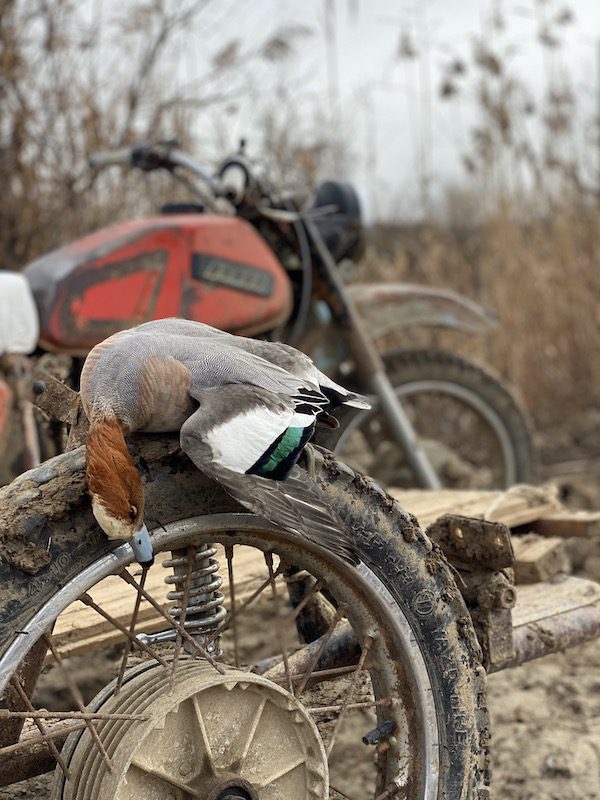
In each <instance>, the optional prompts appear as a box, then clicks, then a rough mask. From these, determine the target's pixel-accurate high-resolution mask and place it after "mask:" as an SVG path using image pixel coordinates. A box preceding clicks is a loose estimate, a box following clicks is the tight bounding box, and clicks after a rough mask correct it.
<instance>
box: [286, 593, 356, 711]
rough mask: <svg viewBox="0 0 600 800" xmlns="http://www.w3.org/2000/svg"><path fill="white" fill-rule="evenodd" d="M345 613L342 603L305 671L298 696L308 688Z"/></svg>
mask: <svg viewBox="0 0 600 800" xmlns="http://www.w3.org/2000/svg"><path fill="white" fill-rule="evenodd" d="M343 615H344V607H343V606H342V605H341V604H340V605H339V606H338V607H337V610H336V612H335V616H334V618H333V619H332V620H331V622H330V624H329V628H328V629H327V631H326V632H325V633H324V634H323V637H322V640H321V644H320V646H319V648H318V650H317V652H316V653H315V654H314V656H313V660H312V661H311V663H310V665H309V667H308V669H307V670H306V672H305V673H304V675H303V677H302V680H301V681H300V686H298V690H297V692H296V695H297V697H300V695H301V694H302V693H303V692H304V690H305V689H306V685H307V683H308V682H309V680H310V679H311V677H312V674H313V672H314V670H315V667H316V666H317V664H318V663H319V659H320V658H321V656H322V655H323V652H324V650H325V648H326V647H327V643H328V642H329V640H330V639H331V637H332V636H333V632H334V630H335V628H336V626H337V624H338V622H339V621H340V620H341V618H342V617H343Z"/></svg>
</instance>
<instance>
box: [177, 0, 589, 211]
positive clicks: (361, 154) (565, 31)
mask: <svg viewBox="0 0 600 800" xmlns="http://www.w3.org/2000/svg"><path fill="white" fill-rule="evenodd" d="M331 6H332V7H333V8H334V14H335V25H334V26H333V29H334V30H335V33H336V37H337V41H336V43H335V47H333V46H332V45H330V46H329V48H328V47H327V45H326V32H327V30H328V24H327V13H326V9H327V7H328V3H327V0H303V2H302V3H300V2H297V1H296V0H246V1H245V2H241V3H240V2H235V3H231V4H230V6H229V11H228V14H227V19H228V20H229V23H228V30H230V31H231V36H232V37H233V36H237V35H239V34H240V33H242V35H243V37H244V38H245V41H246V42H251V41H253V40H256V39H258V38H260V37H264V36H265V35H266V34H267V33H268V32H269V31H275V30H277V29H278V28H281V27H285V26H287V25H289V24H290V23H302V24H304V25H307V26H309V27H310V28H311V29H312V31H313V34H312V35H311V36H309V37H307V38H305V39H303V40H302V42H301V44H300V46H299V50H298V54H297V56H296V57H295V58H294V59H291V60H288V61H287V62H285V63H284V64H281V65H278V66H275V67H271V68H270V69H271V70H272V72H271V73H270V77H266V73H265V78H264V81H265V87H264V89H265V93H266V94H268V92H269V91H270V89H272V88H273V86H274V85H275V84H276V83H277V82H278V81H279V82H280V83H281V82H283V83H286V82H287V83H288V84H289V85H292V86H298V87H299V89H298V92H299V95H303V96H304V97H305V98H306V97H308V96H311V95H312V96H313V97H315V98H318V99H319V100H320V101H321V103H322V104H323V105H324V106H326V107H329V106H330V105H331V104H330V102H329V100H330V99H331V98H333V99H334V100H336V101H337V100H339V123H338V124H339V129H340V130H341V131H342V132H343V135H344V136H345V137H346V138H347V139H348V140H349V143H350V147H351V150H352V153H353V158H352V160H351V172H352V174H351V175H350V176H348V177H351V178H352V179H353V180H355V181H356V183H357V184H358V186H359V188H360V191H361V195H362V197H363V200H364V203H365V205H366V207H367V209H368V212H369V215H370V216H373V215H382V214H383V215H385V214H387V213H390V212H392V211H393V212H395V213H398V212H399V213H402V214H409V213H414V212H415V209H417V208H418V206H419V202H420V201H419V191H418V174H419V170H418V168H417V166H416V165H417V164H418V163H419V158H421V159H424V161H425V167H426V169H427V170H428V171H429V172H430V174H431V179H432V193H433V194H434V196H436V197H440V196H441V195H442V193H443V188H444V187H445V186H446V185H448V184H449V183H453V182H458V181H462V180H463V179H464V175H465V173H464V169H463V167H462V162H461V155H462V153H463V152H465V151H466V150H467V149H468V140H469V131H470V129H471V127H472V125H473V124H474V122H475V120H476V118H477V117H476V110H475V103H474V101H473V99H472V94H473V86H474V84H473V82H471V84H469V81H468V80H467V79H465V86H469V85H470V89H469V90H468V91H466V92H465V94H464V95H463V96H461V98H460V99H459V100H454V101H453V102H451V103H448V102H443V101H441V100H440V98H439V96H438V89H439V86H440V82H441V76H442V68H443V66H444V65H445V64H447V63H448V61H449V60H450V59H451V58H452V57H453V56H460V57H462V58H468V55H469V53H470V52H471V45H472V41H473V39H474V38H475V37H481V36H482V35H484V36H485V37H486V39H487V40H488V41H489V36H490V34H489V27H488V20H489V17H490V12H491V10H492V9H493V8H497V9H500V10H501V11H502V13H503V15H504V17H505V20H506V22H507V29H506V31H505V33H504V34H502V35H501V36H500V38H499V39H498V41H493V42H492V44H493V45H494V46H496V45H498V46H502V44H503V43H504V44H506V43H510V44H511V46H512V47H513V52H512V54H511V59H510V65H509V66H510V69H511V70H512V71H513V74H515V75H516V76H518V77H520V78H522V79H524V80H525V81H526V83H527V85H528V86H529V88H530V90H531V92H532V95H533V98H534V100H535V99H539V97H540V96H541V94H542V92H543V87H544V85H545V82H546V81H547V79H548V78H549V77H553V76H557V75H560V74H561V73H562V72H565V73H568V74H569V75H570V77H571V79H572V81H573V85H574V87H575V90H576V93H577V97H578V102H579V104H580V107H581V111H582V116H581V120H582V124H583V120H584V119H587V120H588V121H589V120H590V119H591V117H592V115H593V114H594V113H595V110H596V109H597V107H598V105H597V104H598V97H599V95H600V89H599V87H598V81H599V77H598V76H599V71H600V66H599V59H598V47H599V45H598V41H599V39H600V0H571V2H569V0H545V2H540V0H514V1H512V0H496V2H495V3H494V2H493V0H393V1H390V0H333V3H332V4H331ZM331 6H330V7H331ZM220 7H221V8H224V7H225V6H224V5H221V6H220ZM565 7H569V8H570V9H571V11H572V12H573V15H574V20H573V22H572V23H571V24H568V25H564V26H561V27H560V31H561V39H562V40H563V44H562V46H561V47H560V48H557V49H555V50H552V51H550V50H548V49H547V48H543V47H541V46H540V44H539V42H538V41H537V40H536V32H537V31H538V30H539V27H540V20H541V18H542V16H545V17H546V18H547V19H548V20H550V19H551V18H552V17H553V16H555V15H556V14H558V13H560V12H561V10H563V9H564V8H565ZM331 29H332V26H331V17H329V30H331ZM402 34H407V35H409V36H410V37H413V38H414V39H415V40H416V43H417V48H418V51H419V52H418V56H417V58H415V59H413V60H410V61H407V60H404V61H403V60H401V59H399V58H398V49H399V41H400V37H401V35H402ZM198 41H200V37H199V39H198ZM328 58H329V60H328ZM195 59H196V61H195V62H190V61H189V60H186V63H187V67H186V69H188V70H189V69H193V66H192V63H198V62H199V60H200V56H199V55H198V53H196V55H195ZM271 80H272V81H273V82H274V83H273V85H271V86H269V81H271ZM332 89H333V95H331V91H332ZM255 111H256V109H255V101H254V100H252V101H248V102H247V103H245V104H244V103H243V102H242V103H241V104H240V105H239V107H238V109H237V111H236V113H235V114H233V115H232V117H231V119H230V125H229V128H228V133H229V134H230V135H231V138H232V142H235V141H236V139H237V138H238V137H239V136H240V135H247V134H248V133H250V141H251V142H252V136H251V132H252V120H253V115H254V114H255ZM332 113H333V115H334V122H336V120H335V103H334V111H333V112H332ZM588 133H589V131H588ZM534 135H535V134H534ZM594 169H595V165H594ZM590 177H591V172H590Z"/></svg>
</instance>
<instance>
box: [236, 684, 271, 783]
mask: <svg viewBox="0 0 600 800" xmlns="http://www.w3.org/2000/svg"><path fill="white" fill-rule="evenodd" d="M266 704H267V698H266V697H263V698H262V700H261V701H260V703H259V704H258V706H257V708H256V711H255V712H254V716H253V717H252V724H251V725H250V730H249V732H248V738H247V739H246V744H245V745H244V749H243V751H242V755H241V756H240V769H241V766H242V764H243V762H244V759H245V758H246V756H247V755H248V750H250V745H251V744H252V742H253V741H254V734H255V733H256V729H257V728H258V723H259V722H260V718H261V717H262V713H263V711H264V708H265V706H266Z"/></svg>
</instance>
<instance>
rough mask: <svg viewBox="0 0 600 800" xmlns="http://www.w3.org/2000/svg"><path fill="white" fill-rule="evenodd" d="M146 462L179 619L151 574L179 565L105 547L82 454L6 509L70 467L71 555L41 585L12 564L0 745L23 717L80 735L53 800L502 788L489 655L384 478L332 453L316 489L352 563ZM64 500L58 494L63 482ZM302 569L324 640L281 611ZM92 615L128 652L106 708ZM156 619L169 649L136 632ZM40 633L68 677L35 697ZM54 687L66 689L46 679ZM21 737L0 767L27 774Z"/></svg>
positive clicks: (320, 796)
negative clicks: (78, 627)
mask: <svg viewBox="0 0 600 800" xmlns="http://www.w3.org/2000/svg"><path fill="white" fill-rule="evenodd" d="M143 462H144V463H145V468H146V476H147V477H146V487H145V488H146V501H147V509H148V513H155V512H157V510H158V508H159V507H160V519H161V521H162V526H161V527H160V528H159V529H158V530H155V531H154V533H153V538H154V546H155V550H156V552H157V554H158V557H157V562H160V561H162V563H163V565H164V566H165V567H167V568H168V572H167V575H166V577H167V579H168V580H169V585H170V586H171V587H172V588H173V589H175V590H176V591H175V592H174V593H173V594H172V595H171V598H172V600H173V601H174V604H175V606H176V608H174V609H173V612H168V611H164V615H163V616H161V615H160V614H158V615H156V614H155V615H154V617H155V618H156V619H154V617H152V615H151V614H150V613H149V612H150V611H151V610H152V609H151V604H152V603H153V602H156V604H157V605H156V608H157V609H159V610H160V609H162V608H163V604H164V603H165V596H164V592H163V586H162V584H163V580H162V575H160V574H158V575H157V574H156V573H157V572H158V573H164V572H165V571H164V570H161V568H160V567H159V565H158V563H157V564H156V566H155V567H153V569H152V570H151V571H150V572H149V573H148V575H147V578H146V577H145V576H142V577H139V576H138V575H137V570H136V565H134V564H133V565H132V564H131V558H132V553H131V548H130V547H129V545H122V546H120V547H117V548H116V549H114V550H111V551H109V552H106V542H105V541H104V540H103V539H102V537H100V538H98V535H97V528H96V526H95V524H94V521H93V518H92V517H91V513H90V510H89V506H88V504H87V503H80V502H79V498H78V497H77V496H76V495H77V489H76V486H75V485H74V483H73V476H77V475H78V474H79V472H80V470H81V468H82V458H81V453H80V452H78V451H72V452H70V453H67V454H65V455H64V456H59V457H58V458H56V459H53V460H52V461H50V462H48V463H47V464H46V465H44V467H42V468H40V469H39V470H33V471H31V472H29V473H27V474H26V475H25V476H22V478H20V479H19V480H18V481H15V483H13V484H12V485H11V486H10V487H7V489H5V490H3V492H0V509H4V508H5V507H6V506H7V504H8V502H9V501H10V502H11V503H13V504H14V503H19V502H20V503H21V507H23V506H24V505H26V503H27V502H30V501H28V500H27V497H28V495H27V494H26V493H27V492H29V496H30V495H31V485H32V484H33V485H40V486H41V487H42V488H41V489H40V493H41V494H42V495H44V496H45V493H46V492H48V491H49V489H47V488H45V487H46V486H47V484H48V483H49V481H48V478H49V474H50V473H51V474H52V475H54V476H55V477H54V478H53V479H52V480H51V481H50V482H52V481H54V482H55V484H56V482H57V481H58V480H59V477H58V476H60V475H68V476H69V480H70V483H69V484H68V488H69V490H70V492H71V495H72V496H73V498H72V499H73V502H74V503H75V505H74V506H73V507H71V508H70V513H69V515H68V517H67V518H65V519H64V520H58V521H55V522H53V523H52V528H51V531H52V540H51V543H50V548H51V551H52V553H54V551H56V558H55V559H54V560H53V561H52V562H51V563H49V564H48V566H47V567H46V568H43V569H40V570H39V571H38V572H37V574H36V576H35V578H33V579H32V577H31V576H28V575H25V574H23V573H22V572H19V570H17V569H15V568H11V567H10V566H9V565H8V564H6V563H3V564H1V565H0V577H2V579H3V582H2V585H3V586H4V587H6V591H5V592H4V593H0V690H1V689H2V688H5V694H4V697H3V705H5V706H8V708H11V709H12V710H11V711H6V710H5V711H4V712H3V715H2V719H0V734H2V733H3V732H4V733H5V734H6V732H7V731H6V730H5V729H6V726H7V725H12V724H14V723H16V722H19V721H20V720H21V719H22V717H23V716H28V717H30V718H31V719H35V720H36V723H38V724H40V725H43V726H49V725H50V724H51V723H52V722H53V714H54V715H57V717H58V718H59V719H58V722H56V720H54V723H53V724H54V725H55V726H56V725H58V724H60V725H63V726H64V728H63V732H64V734H67V733H68V734H69V738H68V739H67V740H66V743H65V744H64V746H63V747H62V750H61V752H60V755H58V753H56V752H55V753H54V755H55V756H58V757H59V758H60V759H61V761H60V763H59V767H58V768H57V771H56V776H55V782H54V787H53V793H52V798H53V800H142V798H144V800H145V798H149V797H161V798H173V800H190V798H194V797H198V798H201V800H225V798H233V797H238V798H244V800H308V799H309V798H310V799H311V800H366V799H367V798H370V800H400V798H405V800H481V798H482V797H484V796H486V785H487V782H488V774H487V758H486V749H487V737H488V725H487V714H486V709H485V705H484V703H485V676H484V672H483V669H482V667H481V664H480V660H479V656H480V653H479V648H478V645H477V641H476V639H475V635H474V633H473V629H472V626H471V622H470V619H469V617H468V613H467V610H466V608H465V606H464V603H463V601H462V598H461V596H460V593H459V592H458V590H457V588H456V586H455V584H454V581H453V578H452V574H451V572H450V569H449V567H448V565H447V564H446V563H445V561H444V559H443V557H442V556H441V554H440V552H439V551H438V550H437V549H435V548H433V547H432V545H431V543H430V542H429V540H428V539H427V538H426V537H425V536H424V535H423V533H422V532H421V531H420V530H419V528H418V527H417V525H416V523H415V520H414V519H412V518H411V517H410V516H409V515H408V514H407V513H406V512H404V511H403V510H402V509H401V508H400V507H399V506H398V504H397V503H396V502H395V501H393V500H392V499H391V498H390V497H388V496H387V495H386V494H385V493H384V492H383V491H382V490H381V489H379V487H377V485H376V484H374V483H373V482H372V481H369V480H368V479H366V478H363V477H362V476H360V475H356V474H354V473H353V472H351V471H350V470H349V469H347V468H346V467H345V466H344V465H343V464H341V463H338V462H336V461H334V460H333V459H331V458H330V456H329V455H328V454H323V455H321V454H319V453H316V454H315V463H314V480H316V482H317V483H318V485H319V488H320V490H321V491H322V492H323V494H324V495H325V497H326V498H327V500H328V501H329V502H330V503H331V505H332V507H334V508H336V510H337V512H338V513H339V515H340V518H341V519H342V521H343V523H344V525H345V526H346V527H347V529H348V531H351V532H352V534H353V536H354V538H355V543H356V548H357V552H358V554H359V556H360V559H361V564H360V565H359V566H358V567H356V568H355V567H353V566H350V565H348V564H346V563H345V562H341V561H339V560H338V559H337V558H336V557H335V556H334V555H332V554H331V553H330V552H328V551H327V550H326V549H324V548H322V547H319V546H317V545H316V544H314V543H311V542H309V541H307V540H305V539H302V538H300V537H295V536H293V535H291V534H287V533H285V532H283V531H281V530H280V529H278V528H277V527H275V526H273V525H270V524H269V523H267V522H265V521H264V520H260V519H258V518H256V517H253V516H252V515H250V514H247V513H239V512H240V509H239V507H238V506H237V505H236V504H235V503H234V501H232V500H231V499H230V498H229V497H228V496H226V495H224V494H223V493H222V492H221V490H220V489H219V487H216V486H214V485H213V484H211V483H210V482H209V481H207V480H206V479H205V478H204V477H203V476H202V475H201V474H200V473H199V472H197V471H196V470H195V469H194V468H193V467H191V466H190V464H189V462H187V461H186V460H185V459H184V458H183V457H182V456H180V455H178V454H174V455H172V456H169V457H166V458H163V459H161V460H160V461H154V462H152V461H151V460H150V459H149V458H148V457H146V458H144V459H143ZM309 479H310V478H309V476H308V475H307V480H309ZM77 486H79V487H80V490H82V489H83V483H82V482H80V483H79V484H77ZM51 496H52V498H53V500H54V502H55V503H56V502H57V492H56V485H55V486H54V487H53V493H52V494H51ZM162 554H164V556H163V555H162ZM286 565H295V567H296V569H288V568H286ZM219 572H220V573H221V575H220V576H219ZM297 578H301V579H302V580H303V581H304V582H305V585H306V586H307V587H309V588H308V590H307V592H308V594H307V596H308V595H310V596H314V597H316V596H317V595H319V597H320V598H321V600H322V607H323V608H324V609H325V611H324V614H325V617H326V620H325V625H324V630H323V632H322V634H321V635H320V638H319V640H317V641H313V642H312V643H310V644H305V643H304V642H302V641H301V640H300V639H299V638H298V630H297V627H296V624H295V618H296V616H297V613H299V611H300V605H298V606H295V607H294V608H292V607H290V605H289V603H288V602H287V599H286V598H287V594H288V592H287V586H289V584H290V582H291V583H292V585H293V584H294V581H295V580H296V579H297ZM142 584H143V586H145V588H143V587H142ZM321 590H322V592H321ZM117 598H119V601H118V602H117ZM308 599H310V597H308ZM142 601H143V602H142ZM73 604H74V606H73ZM167 605H168V603H167ZM82 608H83V612H84V613H86V614H88V615H89V614H91V623H92V625H90V626H88V627H86V630H87V631H88V632H89V634H90V635H94V636H95V635H96V634H98V633H99V632H101V633H102V637H103V641H104V642H107V641H110V642H112V643H113V644H114V645H115V646H118V644H120V643H122V644H123V645H124V650H123V653H122V655H118V656H117V657H116V659H115V661H114V664H111V665H109V667H110V669H108V670H107V674H106V676H105V678H104V681H102V683H104V682H106V685H105V686H104V688H103V689H101V690H100V692H99V693H98V694H96V695H95V697H93V699H91V700H89V699H88V698H90V697H92V696H93V695H94V691H90V692H88V691H87V690H86V686H84V685H83V680H84V678H85V675H86V674H89V671H90V667H91V669H92V670H94V671H95V672H97V671H99V670H98V667H95V666H94V665H95V664H96V662H97V656H95V655H94V656H92V657H91V662H90V663H88V667H87V670H83V671H82V669H81V667H82V664H81V661H77V659H76V658H74V653H76V652H77V649H75V648H74V640H73V632H74V627H73V626H74V625H75V623H76V620H77V616H76V614H81V613H82V612H81V609H82ZM182 608H183V609H184V610H183V611H182ZM75 609H78V610H77V611H76V610H75ZM219 610H220V611H221V613H220V614H219V613H218V612H219ZM165 617H166V618H165ZM152 619H154V622H153V623H152V625H153V626H154V624H155V623H156V622H157V623H158V625H159V630H160V629H161V628H164V633H166V634H167V636H166V637H164V636H163V631H162V630H160V633H159V634H158V635H157V636H156V638H153V634H152V632H151V631H150V632H149V633H148V635H145V636H142V637H137V638H136V634H138V632H139V631H140V630H142V631H143V630H144V627H145V626H146V625H148V624H150V622H151V620H152ZM176 619H179V620H180V621H182V622H183V624H184V626H185V627H184V628H183V629H182V630H183V631H186V630H188V631H190V636H188V638H187V639H186V641H185V642H182V640H181V636H177V637H174V636H173V635H172V634H173V633H174V631H173V625H174V622H173V620H176ZM86 625H87V623H86ZM177 632H179V629H178V630H177ZM192 632H193V633H194V637H195V638H191V639H190V637H191V633H192ZM169 634H171V635H170V636H169ZM40 637H42V638H43V640H42V642H41V643H42V645H43V648H42V651H41V655H42V657H43V653H44V652H45V649H46V646H47V647H48V648H49V650H50V652H51V653H52V658H51V659H50V660H54V661H55V662H57V666H56V667H55V669H54V670H52V671H48V672H46V673H45V674H44V675H42V679H41V680H40V682H39V683H38V687H37V693H36V698H34V704H33V705H32V704H31V703H29V701H27V700H26V699H25V700H23V696H24V695H23V691H22V690H21V689H20V688H19V686H18V681H19V679H18V678H17V677H16V675H15V672H16V673H17V674H19V671H20V670H21V668H22V665H23V664H24V663H26V662H27V659H28V657H29V656H30V654H32V653H34V652H35V651H36V648H37V645H36V642H37V641H38V640H40ZM174 638H175V641H173V639H174ZM132 639H133V640H134V641H135V643H136V648H137V649H136V651H135V652H132V651H131V648H130V646H129V644H128V642H131V640H132ZM182 644H184V645H186V646H189V650H190V652H189V654H188V653H186V652H185V649H184V648H183V647H182ZM91 646H92V643H91V642H89V641H88V643H87V644H86V647H91ZM140 647H141V648H142V652H141V653H140V652H138V650H139V648H140ZM79 649H83V646H82V645H81V643H80V648H79ZM38 655H39V654H38ZM80 658H81V657H80ZM53 672H57V673H58V675H57V676H56V678H53V677H52V673H53ZM113 675H114V678H113ZM111 678H113V680H112V681H111V680H110V679H111ZM48 681H51V686H52V688H53V691H52V693H51V695H50V697H49V696H48V691H47V690H48V686H46V691H45V692H44V686H43V685H41V684H43V683H44V682H46V684H48ZM56 681H57V682H56ZM57 686H60V687H61V688H62V689H64V691H61V693H60V697H61V698H62V705H61V706H60V707H59V708H56V707H53V705H52V703H55V702H56V687H57ZM69 694H70V695H71V697H69ZM84 696H85V700H84ZM19 698H21V702H19ZM37 698H39V700H38V699H37ZM37 702H39V703H40V704H42V705H43V708H42V709H39V708H34V706H35V705H36V703H37ZM3 726H4V729H3ZM55 729H56V728H55ZM30 730H31V726H30ZM34 732H35V729H34ZM46 733H47V729H46ZM57 733H60V731H57ZM45 735H46V734H45ZM62 738H63V739H64V736H63V737H62ZM36 739H37V741H38V743H39V742H40V740H41V739H42V737H41V736H39V735H38V734H37V732H36ZM5 741H6V737H5ZM44 741H46V742H47V741H49V740H48V739H45V740H44ZM52 741H54V742H56V743H58V742H59V739H58V738H56V739H53V740H52ZM7 745H8V746H7V747H4V748H3V747H1V746H0V766H1V765H2V763H3V759H4V761H5V762H6V763H8V764H9V766H10V768H11V769H13V770H17V769H18V768H19V766H20V764H19V763H16V762H15V760H14V752H15V750H19V752H20V753H21V760H24V758H25V756H24V754H25V752H26V751H25V748H24V745H23V744H22V743H19V744H16V745H15V744H12V743H8V742H7ZM43 755H45V756H46V758H47V757H48V753H47V752H46V751H43ZM1 774H2V773H1V771H0V775H1ZM13 774H14V773H13Z"/></svg>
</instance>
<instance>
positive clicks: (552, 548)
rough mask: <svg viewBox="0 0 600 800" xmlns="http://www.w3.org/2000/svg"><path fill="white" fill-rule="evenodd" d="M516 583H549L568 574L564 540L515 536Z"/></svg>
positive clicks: (530, 535)
mask: <svg viewBox="0 0 600 800" xmlns="http://www.w3.org/2000/svg"><path fill="white" fill-rule="evenodd" d="M512 545H513V550H514V552H515V561H514V570H515V583H517V584H519V583H535V582H536V581H547V580H550V578H553V577H554V576H555V575H558V574H559V573H561V572H567V571H568V567H569V559H568V557H567V551H566V548H565V544H564V540H563V539H558V538H556V537H545V536H537V535H536V534H527V535H525V536H513V538H512Z"/></svg>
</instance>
